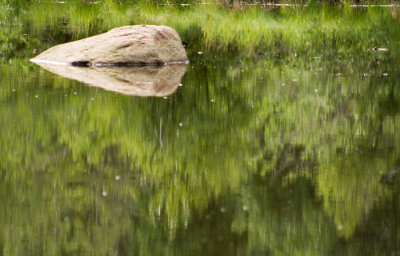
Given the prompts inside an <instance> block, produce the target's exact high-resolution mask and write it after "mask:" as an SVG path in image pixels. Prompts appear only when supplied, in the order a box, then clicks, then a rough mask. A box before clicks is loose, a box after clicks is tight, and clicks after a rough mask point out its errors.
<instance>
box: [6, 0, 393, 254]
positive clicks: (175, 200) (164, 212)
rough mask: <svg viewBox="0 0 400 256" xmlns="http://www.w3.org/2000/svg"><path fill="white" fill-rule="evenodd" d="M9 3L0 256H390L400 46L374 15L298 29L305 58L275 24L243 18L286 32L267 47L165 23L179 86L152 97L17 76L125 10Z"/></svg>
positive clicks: (42, 73) (382, 14) (34, 73)
mask: <svg viewBox="0 0 400 256" xmlns="http://www.w3.org/2000/svg"><path fill="white" fill-rule="evenodd" d="M16 3H17V2H12V1H10V2H7V3H3V5H2V6H3V7H4V6H8V7H10V8H8V9H7V8H6V9H5V8H3V9H2V14H1V15H3V16H2V17H6V16H7V17H13V18H12V19H9V20H7V21H6V20H4V22H2V23H1V27H0V42H1V50H0V51H1V52H2V53H1V54H0V60H1V66H0V77H1V78H0V131H1V132H0V205H1V208H0V255H399V254H400V174H399V172H400V134H399V131H400V120H399V119H400V90H399V89H400V69H399V66H400V65H399V64H400V60H398V58H397V57H398V56H399V53H400V51H399V50H397V47H396V46H398V44H399V42H400V41H399V40H398V36H399V35H397V34H396V33H397V32H398V30H399V27H396V26H394V25H398V24H399V22H398V20H397V19H393V18H392V16H391V14H390V10H389V9H385V10H382V11H376V10H375V9H374V10H370V9H365V10H353V11H352V10H346V9H339V11H338V10H333V11H330V12H331V13H334V15H333V16H332V17H333V18H331V21H332V20H336V19H342V20H344V21H345V22H349V23H347V24H344V25H338V24H339V23H338V24H336V23H335V24H336V25H335V26H333V28H331V29H333V32H332V31H331V30H329V29H328V30H324V29H322V30H321V31H319V32H318V31H317V32H315V31H316V29H317V28H315V30H314V29H311V28H312V26H313V25H312V24H313V22H314V21H315V19H314V20H311V19H310V20H309V19H308V18H309V17H310V16H308V15H309V14H307V11H306V12H305V13H304V14H300V18H299V20H302V26H303V25H304V27H303V28H304V29H305V30H307V29H310V33H309V34H306V35H304V37H303V39H307V40H311V41H310V42H309V43H311V46H309V47H308V48H309V49H308V50H304V48H302V47H299V46H298V45H300V41H299V38H298V37H297V36H296V29H295V26H296V25H295V22H294V23H293V26H292V25H288V24H289V23H290V22H289V21H287V19H290V18H291V17H292V16H293V15H299V14H294V13H290V11H288V10H287V9H282V10H273V11H272V12H274V13H273V14H271V13H270V12H271V11H269V10H262V11H260V10H257V11H256V12H257V13H256V16H257V15H259V13H258V12H261V13H264V12H265V15H266V16H265V17H267V16H268V15H272V16H271V17H272V18H271V19H272V20H271V22H272V23H273V24H276V22H279V21H282V22H286V23H285V24H286V25H285V26H288V29H289V31H290V29H293V33H294V35H295V36H294V38H287V37H286V35H285V34H282V38H279V37H275V38H274V40H275V41H271V42H265V44H267V45H268V47H271V48H269V49H268V47H262V45H263V44H262V42H255V44H254V45H251V42H247V41H246V40H245V39H243V38H241V37H240V34H239V35H236V36H237V37H236V38H233V39H226V40H228V41H224V40H225V39H224V38H222V39H221V38H219V39H218V38H214V37H213V34H212V33H211V32H207V31H214V30H212V29H211V28H210V29H211V30H206V29H204V28H205V27H202V25H201V24H197V27H190V26H185V25H184V24H186V23H185V22H186V21H187V20H190V19H189V17H190V15H193V13H194V12H195V9H194V8H197V7H191V8H192V9H190V8H189V9H188V11H187V14H186V11H185V10H181V9H179V12H181V14H182V15H183V16H182V17H183V18H182V20H183V21H182V24H181V25H179V24H180V23H179V22H180V21H174V22H175V24H178V25H176V26H177V28H176V29H177V30H178V32H180V34H181V36H182V39H183V41H184V43H185V45H186V49H187V51H188V55H189V59H190V61H191V63H190V64H189V65H188V67H187V69H186V73H185V75H184V77H183V79H182V81H181V83H182V86H180V87H178V88H177V90H176V91H175V92H174V93H173V94H172V95H170V96H169V97H167V98H163V97H160V98H153V97H134V96H127V95H122V94H118V93H116V92H110V91H106V90H103V89H100V88H96V87H90V86H88V85H85V84H83V83H80V82H78V81H74V80H69V79H67V78H63V77H60V76H58V75H55V74H53V73H50V72H48V71H46V70H44V69H42V68H40V67H39V66H36V65H34V64H32V63H30V62H29V58H31V57H33V56H34V55H35V53H34V49H38V50H37V51H39V52H40V51H41V50H44V49H46V48H47V47H49V46H51V45H55V44H58V43H62V42H65V41H70V40H72V39H76V38H79V37H81V38H82V37H83V36H82V35H92V34H96V33H100V32H103V31H106V30H108V29H109V28H110V27H112V26H114V25H126V24H128V23H127V22H129V21H128V20H129V19H130V18H129V17H124V19H126V20H119V21H118V20H117V21H115V19H114V18H115V17H119V16H118V15H117V14H118V13H119V12H121V10H126V9H124V8H122V7H118V8H120V9H118V8H117V7H115V6H114V7H112V8H111V7H109V5H107V4H110V2H105V3H104V5H102V4H100V5H96V6H95V5H93V7H91V6H89V5H84V8H87V9H88V10H83V9H82V6H80V5H79V6H80V7H79V8H78V7H75V6H74V5H71V6H72V7H71V6H67V7H64V6H65V5H62V4H58V5H57V6H59V5H62V6H63V7H57V8H60V9H61V8H66V10H75V11H76V10H81V11H82V13H86V14H87V13H88V12H89V13H90V12H91V11H93V10H100V9H101V10H103V9H104V10H106V11H104V10H103V12H107V13H111V14H115V16H112V15H111V16H104V17H108V18H104V20H105V21H104V20H103V22H100V23H99V24H97V23H91V22H93V20H91V18H90V16H87V15H86V16H82V20H76V19H75V20H74V22H75V23H73V24H72V23H69V22H67V21H65V19H63V18H60V17H63V16H60V17H59V19H52V18H51V17H53V16H57V15H56V14H54V13H52V12H50V11H49V10H47V9H46V8H48V9H50V8H49V7H48V5H50V4H48V3H44V4H38V3H36V4H32V6H18V5H17V4H16ZM114 4H115V5H118V4H116V2H114ZM21 5H22V4H21ZM142 5H143V3H142ZM90 8H94V9H93V10H92V9H90ZM135 8H138V7H137V6H136V7H135V6H133V7H132V9H127V10H131V11H132V10H133V9H135ZM151 8H156V7H151ZM151 8H150V9H151ZM157 8H158V7H157ZM168 8H172V7H168ZM173 8H175V7H173ZM199 8H200V7H199ZM201 8H205V9H202V11H203V12H204V13H207V12H210V13H212V12H214V11H215V12H219V13H220V14H219V15H220V17H221V19H225V18H227V19H228V18H229V17H230V15H238V16H240V14H242V15H248V16H243V17H244V18H243V19H244V20H246V19H247V20H254V22H255V23H256V22H260V21H259V18H254V17H253V16H251V13H244V14H243V13H241V12H240V11H237V12H238V13H236V11H233V14H232V11H231V10H228V11H226V12H225V11H221V10H219V9H218V10H215V7H201ZM207 8H211V11H209V10H208V9H207ZM39 10H40V11H39ZM151 10H152V9H151ZM153 11H154V10H153ZM163 11H165V10H164V9H161V10H158V12H156V11H154V12H153V14H151V15H153V16H151V15H150V14H146V15H150V16H149V17H147V18H146V19H149V20H152V19H154V20H156V19H163V18H165V17H167V18H165V22H166V23H168V15H169V14H168V12H170V13H174V12H175V9H167V10H166V13H164V14H165V16H162V15H161V14H160V13H163ZM41 12H42V13H43V15H42V16H40V15H39V13H41ZM128 12H129V11H128ZM132 12H133V11H132ZM249 12H250V11H249ZM296 12H297V11H296ZM324 12H326V10H325V11H324ZM133 13H134V12H133ZM149 13H152V12H151V11H149ZM371 13H372V14H371ZM58 14H60V13H58ZM100 14H101V13H100ZM100 14H98V15H99V16H101V15H100ZM164 14H163V15H164ZM317 14H318V13H317ZM34 15H37V18H32V17H34ZM74 15H75V17H80V16H79V13H74ZM82 15H83V14H82ZM201 15H202V14H201V13H199V16H201ZM224 15H225V16H224ZM226 15H228V16H226ZM346 15H347V16H351V17H352V18H351V24H354V17H356V18H357V21H358V23H357V27H353V28H354V31H355V32H354V33H355V34H353V35H352V34H348V33H349V31H350V30H348V29H347V27H348V24H350V21H349V20H346ZM371 15H372V16H371ZM317 16H318V15H317ZM46 17H47V18H46ZM65 17H67V18H71V14H68V13H67V14H65ZM65 17H64V18H65ZM113 17H114V18H113ZM257 17H258V16H257ZM268 17H269V16H268ZM301 17H303V18H301ZM371 17H375V18H374V19H373V20H371ZM131 18H132V17H131ZM253 18H254V19H253ZM32 19H33V20H34V19H37V22H36V23H35V22H33V23H32V22H31V21H32ZM107 19H109V20H108V21H107ZM141 19H143V17H141ZM238 19H239V18H238ZM240 19H242V18H240ZM324 19H326V20H328V21H329V19H330V18H326V17H325V18H324ZM349 19H350V18H349ZM111 21H113V22H114V23H116V24H114V23H109V22H111ZM297 21H298V20H297ZM263 22H264V21H263ZM152 23H157V22H152ZM327 23H328V22H327ZM327 23H324V24H325V25H326V24H327ZM68 24H69V25H68ZM88 24H89V26H87V25H88ZM132 24H136V23H132ZM290 24H291V23H290ZM377 24H380V26H378V27H376V25H377ZM170 25H171V24H170ZM310 26H311V28H310ZM326 26H328V25H326ZM232 27H233V28H234V29H235V28H236V29H238V31H240V29H242V28H244V27H245V26H244V25H241V26H239V25H238V26H237V27H235V24H233V26H232ZM345 27H346V29H344V28H345ZM372 27H374V30H370V29H372ZM202 28H203V29H202ZM282 31H286V30H285V27H284V28H282ZM365 31H369V32H368V33H367V32H365ZM214 32H215V33H216V34H218V31H214ZM314 32H315V33H314ZM364 32H365V33H364ZM207 33H208V34H207ZM257 33H258V32H257ZM287 33H288V35H289V34H290V33H289V32H287ZM278 34H279V33H278ZM324 35H326V37H325V36H324ZM214 39H215V40H216V41H215V42H216V43H215V44H213V43H212V42H213V40H214ZM242 39H243V40H242ZM218 40H220V41H218ZM229 40H231V41H229ZM241 40H242V41H241ZM324 40H325V41H324ZM246 42H247V43H246ZM235 43H236V45H235ZM373 47H388V49H389V51H387V52H386V51H374V50H373V49H372V48H373ZM198 51H203V52H204V53H203V54H202V55H198V54H197V52H198Z"/></svg>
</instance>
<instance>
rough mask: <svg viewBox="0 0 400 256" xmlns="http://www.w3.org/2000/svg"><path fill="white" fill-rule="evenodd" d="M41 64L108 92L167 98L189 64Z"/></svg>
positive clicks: (59, 73)
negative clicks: (104, 65) (79, 65)
mask: <svg viewBox="0 0 400 256" xmlns="http://www.w3.org/2000/svg"><path fill="white" fill-rule="evenodd" d="M38 64H39V65H40V66H41V67H43V68H45V69H47V70H49V71H51V72H53V73H55V74H58V75H61V76H64V77H66V78H70V79H74V80H78V81H80V82H83V83H86V84H88V85H90V86H95V87H99V88H102V89H105V90H108V91H113V92H117V93H122V94H127V95H134V96H145V97H146V96H155V97H165V96H169V95H171V94H173V93H174V92H175V91H176V89H177V88H178V86H179V84H180V82H181V79H182V77H183V75H184V74H185V71H186V67H187V65H163V66H140V67H112V66H111V67H87V68H82V67H74V66H71V65H51V64H46V63H38Z"/></svg>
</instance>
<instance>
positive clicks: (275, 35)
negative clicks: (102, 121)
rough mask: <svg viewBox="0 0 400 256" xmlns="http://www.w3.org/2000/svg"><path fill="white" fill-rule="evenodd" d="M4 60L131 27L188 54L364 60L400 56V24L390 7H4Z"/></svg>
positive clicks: (111, 3)
mask: <svg viewBox="0 0 400 256" xmlns="http://www.w3.org/2000/svg"><path fill="white" fill-rule="evenodd" d="M0 7H1V8H0V10H1V11H0V20H2V21H3V22H2V23H1V31H0V42H1V49H0V51H1V52H2V54H1V57H2V59H3V61H7V60H9V59H12V58H15V57H16V56H23V57H26V55H28V56H27V57H31V56H33V55H34V49H37V51H42V50H45V48H46V47H49V46H52V45H55V44H58V43H62V42H67V41H71V40H76V39H80V38H83V37H86V36H90V35H93V34H97V33H100V32H104V31H107V30H109V29H111V28H114V27H118V26H124V25H132V24H160V25H161V24H163V25H168V26H171V27H173V28H174V29H176V30H177V31H178V33H179V34H180V35H181V37H182V40H183V41H184V44H186V45H187V49H188V51H189V55H190V54H191V53H194V52H197V51H199V50H201V51H211V52H212V53H213V54H233V55H235V56H239V57H249V56H250V57H259V56H265V55H267V56H268V57H271V56H278V57H280V58H281V57H284V56H289V55H292V54H296V55H301V54H303V55H307V56H309V57H310V58H311V57H321V56H331V55H333V54H335V55H338V56H342V57H343V58H350V59H351V58H357V57H359V56H362V57H363V58H365V57H368V56H369V55H371V54H373V53H372V52H373V51H372V49H373V48H374V47H379V48H388V49H389V54H390V55H392V56H393V57H396V56H397V53H396V49H397V48H398V47H397V46H398V42H399V41H400V26H399V25H400V24H399V20H398V19H397V18H396V16H395V15H394V14H393V13H392V12H391V9H390V8H374V7H370V8H362V9H354V8H351V7H350V4H345V5H344V6H341V7H335V8H331V7H327V6H324V5H320V4H314V5H308V6H307V7H277V8H272V9H266V8H261V7H260V6H253V7H252V6H247V7H246V8H239V9H232V8H225V7H224V6H223V5H221V4H210V5H202V4H193V5H188V6H186V5H183V6H182V5H176V4H174V5H162V4H154V3H149V2H148V1H138V2H134V3H122V2H118V1H111V0H105V1H99V2H95V3H84V2H81V1H68V2H62V3H60V2H58V3H56V2H36V1H33V2H29V3H26V2H23V3H22V2H18V1H17V2H3V3H2V4H1V6H0Z"/></svg>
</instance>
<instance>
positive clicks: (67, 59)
mask: <svg viewBox="0 0 400 256" xmlns="http://www.w3.org/2000/svg"><path fill="white" fill-rule="evenodd" d="M31 61H32V62H35V63H47V64H64V65H76V66H107V65H163V64H171V63H187V62H188V58H187V56H186V51H185V48H184V47H183V45H182V41H181V39H180V37H179V35H178V33H177V32H176V31H175V30H174V29H172V28H170V27H166V26H154V25H138V26H126V27H120V28H115V29H112V30H110V31H108V32H107V33H104V34H100V35H96V36H92V37H88V38H85V39H82V40H78V41H74V42H70V43H66V44H60V45H57V46H54V47H52V48H50V49H48V50H46V51H44V52H43V53H41V54H39V55H38V56H36V57H35V58H33V59H31Z"/></svg>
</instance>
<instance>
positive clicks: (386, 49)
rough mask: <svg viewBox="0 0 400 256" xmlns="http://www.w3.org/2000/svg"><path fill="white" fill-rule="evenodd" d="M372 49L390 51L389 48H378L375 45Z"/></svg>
mask: <svg viewBox="0 0 400 256" xmlns="http://www.w3.org/2000/svg"><path fill="white" fill-rule="evenodd" d="M372 50H374V51H376V52H388V51H389V49H388V48H378V47H374V48H372Z"/></svg>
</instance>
